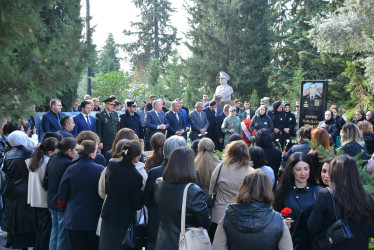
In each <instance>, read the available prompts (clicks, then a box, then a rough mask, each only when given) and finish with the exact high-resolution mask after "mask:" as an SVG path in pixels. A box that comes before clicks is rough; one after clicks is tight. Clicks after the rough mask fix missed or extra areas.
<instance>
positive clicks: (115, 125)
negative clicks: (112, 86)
mask: <svg viewBox="0 0 374 250" xmlns="http://www.w3.org/2000/svg"><path fill="white" fill-rule="evenodd" d="M115 101H116V98H115V97H110V98H108V99H106V100H105V101H104V103H105V109H104V110H103V111H101V112H100V113H97V114H96V133H97V135H98V136H99V137H100V145H99V147H100V148H102V151H101V152H107V151H108V150H110V149H111V147H112V144H113V141H114V138H115V137H116V134H117V132H118V130H119V122H118V114H117V112H116V111H113V109H114V104H115Z"/></svg>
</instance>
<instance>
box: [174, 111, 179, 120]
mask: <svg viewBox="0 0 374 250" xmlns="http://www.w3.org/2000/svg"><path fill="white" fill-rule="evenodd" d="M174 114H175V116H176V117H177V120H178V122H179V116H178V113H177V112H174Z"/></svg>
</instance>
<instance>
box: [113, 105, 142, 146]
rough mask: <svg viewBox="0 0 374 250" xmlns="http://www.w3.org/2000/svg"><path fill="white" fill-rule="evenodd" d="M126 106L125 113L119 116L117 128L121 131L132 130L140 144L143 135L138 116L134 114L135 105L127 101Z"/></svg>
mask: <svg viewBox="0 0 374 250" xmlns="http://www.w3.org/2000/svg"><path fill="white" fill-rule="evenodd" d="M126 105H127V110H126V112H125V113H123V114H121V115H120V116H119V127H120V128H121V129H122V128H130V129H132V130H134V131H135V133H136V135H137V136H138V137H139V140H140V142H142V141H143V138H144V133H143V127H142V123H141V121H140V115H139V114H138V113H137V112H136V108H137V105H136V103H135V102H133V101H128V102H127V103H126Z"/></svg>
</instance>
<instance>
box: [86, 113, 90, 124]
mask: <svg viewBox="0 0 374 250" xmlns="http://www.w3.org/2000/svg"><path fill="white" fill-rule="evenodd" d="M86 120H87V124H88V126H90V125H91V124H90V119H89V118H88V115H86Z"/></svg>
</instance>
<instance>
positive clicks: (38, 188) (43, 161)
mask: <svg viewBox="0 0 374 250" xmlns="http://www.w3.org/2000/svg"><path fill="white" fill-rule="evenodd" d="M57 146H58V140H57V139H56V138H53V137H50V138H47V139H45V140H44V141H43V142H42V144H40V146H39V147H38V148H37V149H36V150H35V152H34V153H33V154H32V155H31V158H29V159H27V160H26V165H27V167H28V169H29V182H28V189H27V203H28V204H30V206H31V207H35V212H36V221H37V227H36V240H35V247H36V249H41V250H43V249H45V250H48V249H49V238H50V236H51V228H52V220H51V213H50V212H49V210H48V203H47V191H46V190H45V189H44V188H43V179H44V175H45V171H46V168H47V164H48V161H49V159H50V157H52V156H53V155H54V154H55V153H56V152H57Z"/></svg>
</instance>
